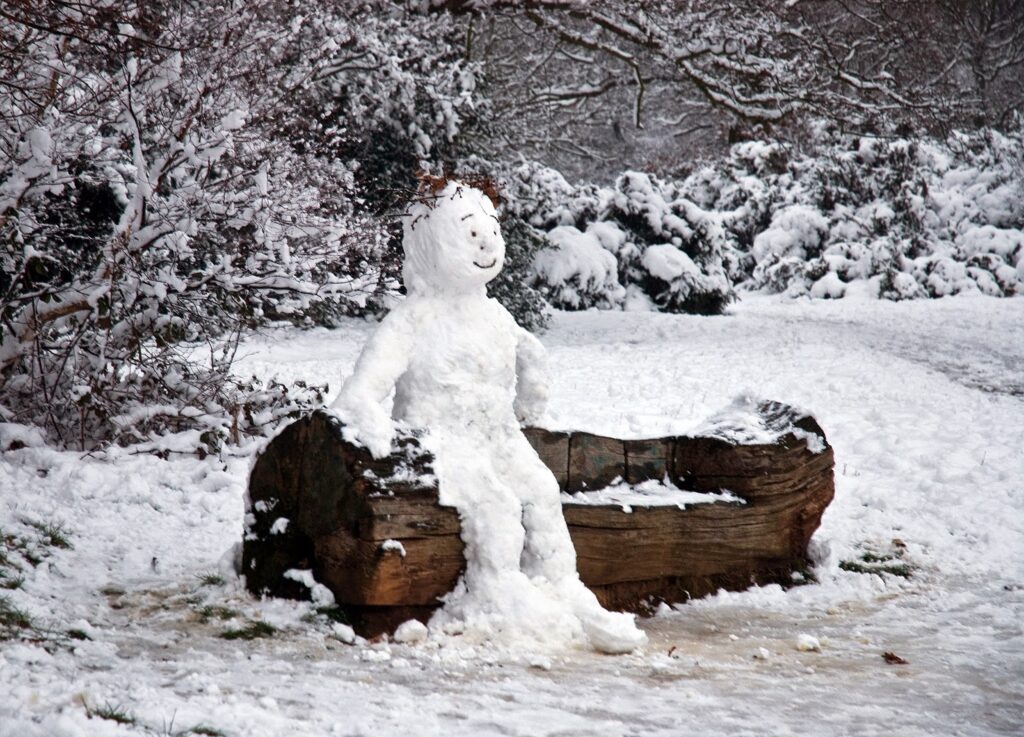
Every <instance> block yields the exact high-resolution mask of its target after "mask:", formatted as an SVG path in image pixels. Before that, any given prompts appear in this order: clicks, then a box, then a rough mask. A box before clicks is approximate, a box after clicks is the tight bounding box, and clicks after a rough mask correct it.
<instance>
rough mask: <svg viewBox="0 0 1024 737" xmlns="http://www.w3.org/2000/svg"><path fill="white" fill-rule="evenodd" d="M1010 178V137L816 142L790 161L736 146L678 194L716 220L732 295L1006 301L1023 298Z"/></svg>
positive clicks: (1017, 177) (1014, 143) (1019, 200)
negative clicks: (970, 296) (973, 296)
mask: <svg viewBox="0 0 1024 737" xmlns="http://www.w3.org/2000/svg"><path fill="white" fill-rule="evenodd" d="M752 152H767V153H768V156H766V157H763V158H761V159H760V161H759V159H758V158H757V157H752V156H751V154H752ZM764 161H773V162H774V165H773V166H767V165H765V164H764V163H761V162H764ZM1022 172H1024V145H1022V140H1021V134H1020V133H1019V132H1018V133H1016V134H1013V135H1003V134H999V133H995V132H993V131H981V132H979V133H975V134H972V135H969V136H965V135H956V136H954V137H952V138H951V139H950V140H949V141H946V142H941V141H934V140H929V139H914V140H908V139H877V138H858V137H850V136H841V135H838V134H829V133H827V132H824V133H823V132H819V137H818V138H817V139H816V140H815V141H813V142H812V145H811V146H810V148H809V149H808V151H806V152H804V153H801V154H797V153H795V152H793V151H786V149H785V147H782V146H781V144H752V143H745V144H739V145H737V146H735V147H733V149H732V151H731V152H730V154H729V156H728V157H726V158H725V159H724V160H723V161H722V162H720V163H718V164H714V165H709V166H706V167H704V168H702V169H699V170H698V171H696V172H695V173H694V174H693V175H691V176H690V177H688V178H687V179H686V181H684V182H683V183H682V185H681V188H682V189H683V191H685V192H687V194H688V196H689V197H691V198H692V199H694V200H695V201H698V202H701V203H702V204H704V205H705V206H708V207H712V208H714V209H717V210H719V211H723V210H724V211H725V212H721V216H722V223H723V226H724V228H725V231H726V238H727V240H728V241H729V248H727V249H726V254H727V258H726V262H727V264H728V265H729V266H730V267H732V268H731V269H730V276H731V277H732V278H733V280H734V281H735V282H736V283H738V284H739V285H740V286H741V287H742V288H744V289H768V290H771V291H778V292H782V291H785V292H787V293H788V294H792V295H803V294H806V295H809V296H812V297H828V298H837V297H840V296H843V295H845V294H846V293H847V292H848V291H849V290H848V288H847V285H849V284H850V283H853V282H863V283H864V285H865V286H864V289H861V290H859V291H861V292H867V293H871V294H876V295H878V296H880V297H883V298H888V299H913V298H918V297H926V296H931V297H941V296H945V295H948V294H957V293H961V292H974V291H980V292H982V293H984V294H990V295H1005V296H1010V295H1013V294H1017V293H1020V292H1021V291H1024V281H1022V279H1021V277H1020V269H1019V264H1020V260H1021V255H1020V254H1021V252H1022V250H1024V248H1022V245H1021V243H1022V240H1021V235H1020V228H1021V226H1022V225H1024V192H1022V186H1024V185H1022V182H1024V177H1022V176H1021V173H1022ZM766 217H767V219H766ZM752 226H753V228H752ZM752 231H753V235H752V236H751V233H752Z"/></svg>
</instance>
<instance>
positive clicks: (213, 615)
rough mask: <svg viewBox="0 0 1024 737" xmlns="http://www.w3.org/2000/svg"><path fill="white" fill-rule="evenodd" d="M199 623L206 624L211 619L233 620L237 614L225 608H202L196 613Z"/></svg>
mask: <svg viewBox="0 0 1024 737" xmlns="http://www.w3.org/2000/svg"><path fill="white" fill-rule="evenodd" d="M197 613H198V614H199V621H200V622H202V623H203V624H206V623H207V622H209V621H210V620H211V619H220V620H227V619H234V618H235V617H237V616H238V612H237V611H235V610H234V609H230V608H228V607H226V606H204V607H203V608H202V609H200V610H199V611H198V612H197Z"/></svg>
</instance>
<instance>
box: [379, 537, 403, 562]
mask: <svg viewBox="0 0 1024 737" xmlns="http://www.w3.org/2000/svg"><path fill="white" fill-rule="evenodd" d="M380 549H381V551H382V552H384V553H398V554H399V555H400V556H401V557H403V558H404V557H405V546H404V545H402V543H401V542H400V541H399V540H385V541H384V542H382V543H381V544H380Z"/></svg>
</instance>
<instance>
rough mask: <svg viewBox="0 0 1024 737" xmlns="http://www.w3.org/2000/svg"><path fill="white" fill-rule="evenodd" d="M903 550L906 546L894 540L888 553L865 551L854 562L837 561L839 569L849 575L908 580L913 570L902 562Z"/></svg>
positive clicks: (900, 541)
mask: <svg viewBox="0 0 1024 737" xmlns="http://www.w3.org/2000/svg"><path fill="white" fill-rule="evenodd" d="M905 550H906V545H905V544H904V543H903V541H902V540H894V541H893V547H892V549H891V550H890V551H888V552H878V551H876V550H866V551H864V552H863V553H861V554H860V555H858V556H857V559H856V560H843V561H839V568H840V569H841V570H844V571H849V572H850V573H874V574H876V575H888V576H897V577H899V578H910V577H911V576H913V575H914V568H913V566H911V565H910V564H908V563H905V562H904V561H903V553H904V551H905Z"/></svg>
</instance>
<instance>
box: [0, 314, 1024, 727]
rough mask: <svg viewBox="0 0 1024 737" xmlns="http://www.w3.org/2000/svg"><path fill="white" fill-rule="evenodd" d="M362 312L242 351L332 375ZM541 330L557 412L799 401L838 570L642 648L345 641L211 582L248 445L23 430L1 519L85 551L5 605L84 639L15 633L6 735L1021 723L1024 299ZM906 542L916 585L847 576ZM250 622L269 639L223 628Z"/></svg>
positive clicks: (714, 607) (2, 663) (581, 420)
mask: <svg viewBox="0 0 1024 737" xmlns="http://www.w3.org/2000/svg"><path fill="white" fill-rule="evenodd" d="M370 327H371V326H369V325H366V324H362V323H358V322H352V323H349V324H346V326H345V327H343V328H342V329H339V330H336V331H331V332H328V331H312V332H308V333H300V332H295V331H282V332H279V333H274V334H272V335H269V336H266V337H264V338H258V339H254V340H252V341H250V342H249V344H248V350H249V355H248V357H247V358H246V359H244V365H245V367H246V368H247V369H248V370H250V371H253V372H256V373H260V374H269V373H277V374H278V375H279V376H280V377H281V378H284V379H290V378H291V379H295V378H302V379H305V380H307V381H315V382H324V381H329V382H330V383H331V385H332V387H334V388H335V389H336V388H337V386H338V385H339V380H340V378H341V377H342V376H343V375H344V373H345V372H347V371H348V370H349V369H350V367H351V365H352V362H353V360H354V358H355V356H356V354H357V352H358V350H359V346H360V344H361V341H362V340H363V339H364V338H365V336H366V335H367V334H368V332H369V330H370ZM544 342H545V344H546V345H547V346H548V348H549V351H550V353H551V358H552V368H553V371H554V374H555V376H554V385H553V387H552V396H553V406H552V419H551V424H552V425H554V426H563V427H569V426H572V427H577V428H585V429H590V430H594V431H598V432H608V433H610V434H611V433H614V434H618V435H624V434H632V435H637V436H639V435H659V434H664V433H667V432H679V431H685V430H686V429H687V428H689V427H692V426H693V425H695V424H697V423H699V421H700V420H702V419H703V418H704V417H705V416H706V415H707V414H709V413H710V412H711V411H713V410H714V409H717V408H718V407H720V406H722V405H724V404H725V403H727V402H728V401H729V399H731V398H732V397H733V396H734V395H736V394H737V393H740V392H741V391H748V392H750V393H752V394H755V395H758V396H763V397H769V398H773V399H779V400H782V401H786V402H790V403H794V404H798V405H801V406H804V407H806V408H807V409H809V410H811V411H812V412H813V413H814V414H815V415H816V416H817V417H818V419H819V421H820V422H821V424H822V426H823V427H824V428H825V430H826V432H827V433H828V435H829V439H830V441H831V442H832V444H833V446H834V447H835V453H836V461H837V494H836V499H835V501H834V502H833V504H832V505H831V507H830V508H829V510H828V511H827V512H826V515H825V518H824V520H823V525H822V528H821V529H820V530H819V532H818V533H817V535H816V538H815V547H816V550H817V554H818V555H819V557H820V560H821V562H820V564H819V566H818V569H817V573H818V575H819V577H820V579H821V584H820V585H812V586H804V587H799V588H795V589H792V590H790V591H789V592H782V591H780V590H778V589H776V588H774V587H768V588H765V589H761V590H755V591H750V592H745V593H741V594H723V595H720V596H718V597H715V598H713V599H710V600H705V601H701V602H697V603H694V604H691V605H689V606H684V607H680V608H679V609H678V610H677V611H669V612H664V613H662V614H661V615H659V616H657V617H655V618H653V619H651V620H648V621H646V622H645V623H644V627H645V629H646V630H647V631H648V633H649V635H650V637H651V643H650V645H649V646H648V647H647V648H646V651H645V652H644V653H642V654H638V655H632V656H626V657H618V658H611V657H601V656H597V655H594V654H591V653H583V652H581V653H570V654H566V655H559V656H554V657H549V658H542V657H538V656H531V655H528V654H524V655H518V656H517V655H515V654H510V653H504V652H492V651H487V650H477V651H472V652H470V651H467V650H466V649H465V648H458V647H447V648H442V649H440V650H438V649H428V648H426V647H422V646H421V647H405V646H398V645H390V646H388V645H376V646H371V647H351V646H347V645H344V644H342V643H340V642H338V641H337V640H336V639H334V638H332V637H330V636H329V633H330V628H329V626H328V625H326V624H324V623H322V622H320V623H312V624H311V623H306V622H303V621H302V617H303V615H304V614H306V613H307V612H308V608H307V607H306V606H305V605H301V604H294V603H291V602H254V601H252V600H250V599H249V598H248V597H246V596H245V595H244V594H242V593H240V592H239V591H238V588H237V586H236V585H235V584H233V583H228V584H223V585H204V584H203V583H202V582H201V581H200V579H199V578H198V576H200V575H201V574H204V573H207V572H210V571H215V570H216V569H217V567H218V560H219V558H220V556H221V554H222V553H223V552H224V551H225V550H227V549H228V547H229V546H230V545H231V543H232V542H234V541H235V540H236V539H237V536H238V534H239V530H240V526H241V513H242V504H241V493H242V488H243V485H244V479H245V474H246V471H247V467H248V460H247V459H244V458H240V459H233V460H230V461H229V462H228V463H227V465H226V468H225V467H224V466H223V465H221V466H218V465H217V464H216V463H215V462H214V461H212V460H209V461H205V462H199V461H195V460H178V461H171V462H162V461H157V460H154V459H151V458H146V457H132V456H124V457H122V458H120V459H118V460H117V461H116V462H111V463H102V462H97V461H90V460H87V461H79V460H78V456H77V455H75V454H58V453H53V452H50V451H45V450H33V449H26V450H22V451H16V452H13V453H8V454H5V455H4V456H3V457H2V460H0V529H3V531H4V532H5V533H8V534H10V533H11V532H12V531H13V532H14V533H17V534H24V535H28V534H29V531H28V528H27V527H26V525H25V524H24V522H23V520H25V519H36V520H58V521H63V522H65V523H66V527H67V529H68V533H69V537H70V540H71V542H72V543H73V545H74V549H72V550H56V551H54V552H53V553H52V555H51V557H50V558H49V559H48V560H47V561H45V562H43V563H42V564H41V565H39V566H38V567H36V568H32V569H30V570H28V571H27V572H26V574H25V581H24V583H23V585H22V586H21V588H19V589H15V590H11V591H0V594H3V595H5V596H7V597H8V599H9V601H10V602H11V603H12V604H13V605H15V606H17V607H18V608H20V609H22V610H25V611H26V612H27V613H28V614H30V615H32V616H33V618H34V619H35V620H36V621H37V622H40V623H43V624H44V625H45V626H47V627H49V628H51V629H52V630H53V631H54V632H63V631H66V630H69V629H82V630H85V631H87V633H88V634H89V635H91V636H92V638H93V639H92V640H85V641H68V642H67V644H66V645H62V646H60V647H56V648H55V647H53V646H52V645H51V646H50V647H49V650H50V651H52V653H51V652H48V651H47V649H46V648H44V647H42V646H40V645H37V644H33V643H27V642H0V737H36V735H39V736H43V735H45V736H47V737H50V736H51V735H54V736H59V735H68V736H71V735H88V736H89V737H92V736H93V735H97V736H100V737H102V736H104V735H129V734H132V735H137V734H171V733H181V734H189V731H188V730H190V729H191V728H193V727H201V729H199V731H198V732H192V733H193V734H195V733H202V732H203V730H204V729H205V730H206V731H207V732H209V731H210V730H216V731H219V732H221V733H223V734H226V735H232V736H234V735H238V736H239V737H241V736H242V735H244V736H245V737H260V736H263V735H268V736H269V735H328V734H338V735H388V734H409V733H415V734H423V735H433V734H438V735H441V734H444V735H482V734H508V735H542V734H543V735H590V734H602V735H605V734H607V735H678V734H698V735H705V734H706V735H769V734H771V735H790V734H792V735H796V734H799V735H823V736H824V735H898V736H900V737H903V736H904V735H909V736H913V735H979V736H981V735H999V734H1005V735H1011V734H1020V732H1021V730H1022V729H1024V631H1022V621H1024V450H1022V449H1024V396H1022V391H1021V390H1022V387H1024V300H1021V299H1016V300H1001V301H1000V300H990V299H969V298H968V299H952V300H941V301H937V302H929V303H910V304H889V303H874V302H867V303H862V302H837V303H834V304H829V303H813V304H809V303H782V302H777V301H775V300H770V299H765V298H760V297H758V298H750V299H748V300H747V301H745V302H743V303H740V304H739V305H737V306H736V308H735V309H734V312H733V314H732V315H730V316H727V317H722V318H699V317H679V316H667V315H652V314H637V313H584V314H564V315H559V316H557V318H556V320H555V323H554V325H553V327H552V329H551V330H550V331H549V332H548V333H547V334H546V335H545V336H544ZM894 539H898V540H899V541H900V543H901V544H900V545H897V544H895V543H894V542H893V540H894ZM897 548H898V549H899V551H901V552H902V555H903V557H902V558H901V559H900V562H901V563H906V564H908V565H910V566H911V567H912V568H913V575H912V577H911V578H910V579H903V578H899V577H894V576H886V577H884V578H883V577H880V576H877V575H870V574H860V573H853V572H849V571H844V570H841V569H840V568H839V563H840V561H857V560H859V559H860V558H861V556H863V555H864V553H868V552H870V553H875V554H886V553H892V552H893V551H895V550H897ZM204 608H205V609H204ZM204 615H205V616H204ZM221 616H223V617H232V616H233V617H234V618H233V619H223V620H222V619H219V617H221ZM204 619H205V620H206V621H202V620H204ZM255 620H262V621H266V622H269V623H271V624H273V625H275V626H277V627H279V628H280V630H279V631H278V632H277V633H276V634H275V635H274V636H273V637H270V638H267V639H260V640H254V641H251V642H250V641H244V640H236V641H229V640H225V639H222V638H221V637H219V636H218V635H219V634H220V633H221V632H223V631H224V630H225V629H227V628H228V627H239V626H242V625H244V623H245V622H246V621H255ZM805 633H806V634H810V635H813V636H814V637H817V638H818V639H819V640H820V641H821V644H822V649H821V652H801V651H798V650H797V649H796V646H795V643H796V640H797V637H798V636H799V635H800V634H805ZM762 648H763V650H764V652H762V650H761V649H762ZM887 651H890V652H894V653H896V654H898V655H900V656H902V657H903V658H905V659H906V660H908V661H909V664H908V665H899V666H893V665H887V664H886V663H885V662H884V661H883V659H882V653H884V652H887ZM670 652H671V655H670V654H669V653H670ZM765 655H766V657H765ZM755 656H758V657H755ZM531 663H533V665H532V666H531ZM538 666H539V667H538ZM83 704H87V705H88V706H89V707H90V708H92V709H96V708H97V707H102V706H104V705H106V706H111V707H114V706H116V707H120V709H121V710H123V711H124V712H125V713H126V714H130V715H131V716H133V717H134V719H135V723H134V724H124V725H120V724H117V723H116V722H114V721H111V720H110V719H102V718H99V717H94V718H92V719H89V718H88V717H87V714H86V709H85V708H84V706H83ZM172 719H173V724H171V723H170V722H171V720H172Z"/></svg>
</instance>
